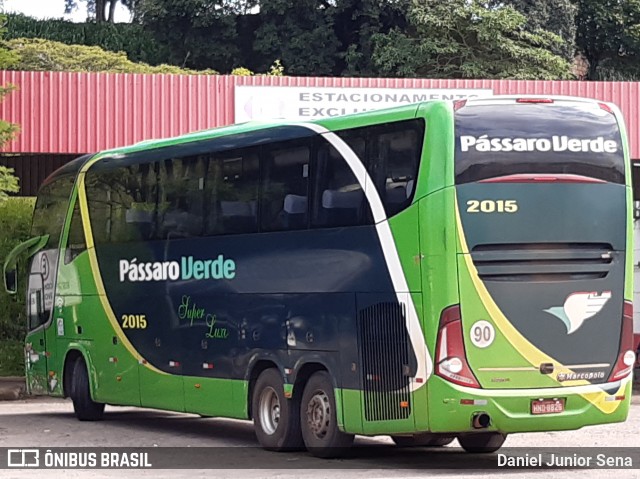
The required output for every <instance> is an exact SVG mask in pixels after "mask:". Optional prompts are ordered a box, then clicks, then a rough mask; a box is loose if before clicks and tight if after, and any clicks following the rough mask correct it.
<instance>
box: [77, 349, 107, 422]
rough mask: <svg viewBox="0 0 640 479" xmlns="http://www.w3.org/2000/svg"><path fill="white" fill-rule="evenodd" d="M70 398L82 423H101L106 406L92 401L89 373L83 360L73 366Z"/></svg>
mask: <svg viewBox="0 0 640 479" xmlns="http://www.w3.org/2000/svg"><path fill="white" fill-rule="evenodd" d="M70 396H71V400H72V401H73V410H74V412H75V413H76V417H77V418H78V419H79V420H80V421H99V420H101V419H102V417H103V415H104V404H103V403H99V402H95V401H93V399H91V387H90V384H89V373H88V372H87V366H86V364H85V362H84V359H82V358H78V359H76V362H75V363H74V365H73V372H72V377H71V394H70Z"/></svg>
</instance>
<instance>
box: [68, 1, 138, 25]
mask: <svg viewBox="0 0 640 479" xmlns="http://www.w3.org/2000/svg"><path fill="white" fill-rule="evenodd" d="M140 1H141V0H65V1H64V3H65V5H64V13H71V12H73V11H74V10H76V9H77V8H78V6H79V3H86V4H87V13H88V15H89V18H92V19H94V20H95V21H96V22H97V23H104V22H110V23H114V22H115V13H116V7H117V6H118V2H120V3H121V4H122V5H123V6H125V7H127V8H128V9H129V11H131V13H132V14H133V17H134V19H135V18H136V13H137V7H138V4H139V3H140Z"/></svg>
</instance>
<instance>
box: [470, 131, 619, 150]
mask: <svg viewBox="0 0 640 479" xmlns="http://www.w3.org/2000/svg"><path fill="white" fill-rule="evenodd" d="M460 148H461V150H462V151H463V152H464V151H469V150H471V149H474V150H475V151H481V152H505V153H507V152H510V151H516V152H527V151H543V152H545V151H553V152H563V151H568V152H571V153H616V152H617V151H618V143H617V142H616V141H615V140H605V139H604V137H602V136H599V137H598V138H592V139H584V138H570V137H568V136H564V135H563V136H557V135H554V136H552V137H551V138H490V137H489V136H488V135H482V136H480V137H475V136H471V135H462V136H461V137H460Z"/></svg>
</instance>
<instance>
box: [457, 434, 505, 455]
mask: <svg viewBox="0 0 640 479" xmlns="http://www.w3.org/2000/svg"><path fill="white" fill-rule="evenodd" d="M506 438H507V435H506V434H502V433H499V432H481V433H477V434H468V435H464V436H459V437H458V442H459V443H460V445H461V446H462V449H464V450H465V451H467V452H474V453H487V452H495V451H497V450H498V449H500V448H501V447H502V445H503V444H504V441H505V439H506Z"/></svg>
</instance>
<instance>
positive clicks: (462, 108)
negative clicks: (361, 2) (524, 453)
mask: <svg viewBox="0 0 640 479" xmlns="http://www.w3.org/2000/svg"><path fill="white" fill-rule="evenodd" d="M631 208H632V202H631V186H630V161H629V155H628V147H627V138H626V133H625V129H624V125H623V119H622V116H621V114H620V112H619V110H618V109H617V108H616V107H615V106H613V105H610V104H605V103H601V102H597V101H593V100H587V99H579V98H570V97H550V98H546V97H545V98H542V97H499V96H498V97H490V98H485V99H480V98H476V99H469V100H460V101H456V102H447V101H434V102H427V103H421V104H417V105H410V106H402V107H397V108H393V109H388V110H381V111H375V112H367V113H363V114H357V115H352V116H345V117H338V118H330V119H323V120H318V121H314V122H306V123H304V122H301V123H291V122H286V121H281V122H274V123H245V124H239V125H234V126H228V127H223V128H217V129H213V130H208V131H202V132H197V133H193V134H189V135H185V136H180V137H177V138H171V139H164V140H153V141H146V142H142V143H138V144H136V145H133V146H130V147H126V148H118V149H114V150H110V151H104V152H101V153H98V154H95V155H88V156H84V157H81V158H78V159H77V160H75V161H72V162H70V163H68V164H67V165H65V166H63V167H62V168H60V169H59V170H57V171H56V172H54V173H53V174H52V175H51V176H50V177H49V178H48V179H47V180H46V181H45V182H44V184H43V185H42V187H41V189H40V192H39V195H38V198H37V202H36V207H35V212H34V215H33V226H32V237H31V239H30V240H28V241H26V242H25V243H23V244H21V245H20V246H18V247H16V248H15V249H14V250H13V251H12V253H10V255H9V256H8V257H7V258H6V261H5V265H4V268H5V270H4V276H5V286H6V287H7V290H8V291H10V292H11V291H13V292H15V291H16V288H17V287H16V277H17V273H16V266H15V265H16V261H17V258H18V257H25V256H26V257H29V258H30V260H29V263H28V264H29V266H28V271H27V274H28V280H27V284H26V285H25V286H23V287H26V290H27V308H28V314H27V315H28V320H29V333H28V335H27V338H26V347H25V359H26V375H27V382H28V388H29V390H30V391H31V393H33V394H49V395H53V396H64V397H67V396H68V397H71V399H72V400H73V406H74V410H75V413H76V416H77V417H78V419H80V420H98V419H100V418H101V417H102V416H103V411H104V405H105V404H116V405H133V406H142V407H148V408H158V409H164V410H172V411H181V412H187V413H195V414H200V415H203V416H216V417H228V418H241V419H253V422H254V426H255V432H256V436H257V439H258V441H259V443H260V444H261V445H262V446H263V447H265V448H267V449H271V450H295V449H300V448H305V447H306V448H307V449H308V450H309V451H311V452H312V453H313V454H316V455H318V456H323V457H328V456H334V455H338V454H340V453H341V452H342V451H344V450H346V449H347V448H348V447H349V446H350V445H351V443H352V441H353V437H354V435H356V434H358V435H369V436H371V435H381V434H384V435H390V436H391V437H392V438H393V440H394V441H395V443H396V444H397V445H399V446H442V445H446V444H448V443H450V442H452V441H453V440H454V439H456V438H457V440H458V442H459V443H460V445H461V446H462V447H463V448H464V449H465V450H466V451H471V452H488V451H495V450H497V449H498V448H500V447H501V446H502V444H503V443H504V441H505V438H506V436H507V435H508V434H511V433H519V432H527V431H552V430H568V429H577V428H581V427H583V426H586V425H594V424H605V423H612V422H620V421H624V420H625V419H626V417H627V414H628V410H629V404H630V397H631V368H632V365H633V363H634V353H633V352H632V345H631V342H632V335H633V332H632V306H631V304H632V303H631V300H632V292H633V289H632V281H631V274H632V252H633V248H632V244H631V235H632V223H631V216H632V215H631Z"/></svg>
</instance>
